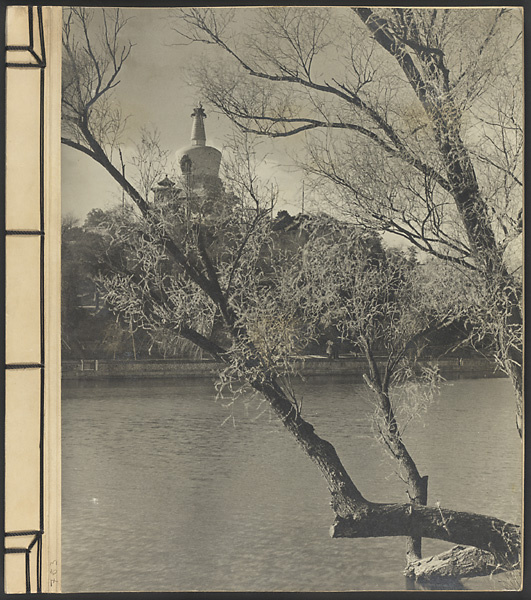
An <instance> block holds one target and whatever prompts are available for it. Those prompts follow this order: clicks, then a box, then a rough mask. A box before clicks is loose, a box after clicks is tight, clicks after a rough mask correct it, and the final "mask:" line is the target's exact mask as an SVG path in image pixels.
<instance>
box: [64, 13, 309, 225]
mask: <svg viewBox="0 0 531 600" xmlns="http://www.w3.org/2000/svg"><path fill="white" fill-rule="evenodd" d="M170 13H171V11H170V10H167V9H124V16H126V17H131V19H130V21H129V22H128V24H127V28H126V29H127V35H128V37H129V39H130V40H131V41H132V42H133V43H134V44H135V46H134V48H133V49H132V52H131V55H130V56H129V58H128V59H127V61H126V63H125V65H124V67H123V70H122V74H121V77H120V84H119V85H118V86H117V87H116V88H115V99H116V101H117V102H118V103H119V104H120V106H121V108H122V111H123V114H124V115H128V120H127V127H126V131H125V132H124V135H123V144H124V145H125V149H126V153H127V149H128V148H129V149H131V148H132V147H133V145H134V141H135V140H138V139H139V132H140V129H141V127H143V126H148V127H156V128H157V129H158V130H159V131H160V133H161V143H162V146H163V147H164V148H166V149H167V150H169V151H170V153H171V155H172V156H173V155H174V154H175V152H176V151H177V150H179V149H180V148H182V147H184V146H186V145H188V144H189V140H190V133H191V128H192V119H191V117H190V115H191V113H192V110H193V108H194V107H195V106H196V105H197V103H198V102H199V101H201V100H202V98H200V97H199V96H198V95H197V93H196V91H195V90H194V88H193V87H192V86H190V85H189V84H188V83H187V81H186V77H185V73H184V69H185V68H186V67H187V66H189V65H190V64H193V61H194V58H197V57H198V55H199V54H200V53H201V52H202V51H203V48H202V46H201V45H200V44H192V45H176V44H175V42H176V41H177V39H178V36H177V34H176V33H175V32H174V31H172V29H171V28H170V26H169V21H168V17H169V15H170ZM204 104H205V110H206V112H207V119H206V121H205V128H206V134H207V144H208V145H210V146H214V147H216V148H218V149H219V150H221V151H222V152H223V147H224V144H225V140H226V139H227V136H228V135H230V132H231V130H233V126H232V124H231V123H230V122H229V120H228V119H227V118H226V117H224V116H223V115H220V114H216V113H215V112H213V110H212V109H211V108H210V107H209V106H208V105H207V104H206V103H204ZM296 143H297V142H295V144H296ZM293 145H294V142H290V146H291V147H293ZM283 146H286V144H284V145H283V144H282V142H281V141H278V140H275V142H272V141H271V142H269V141H266V142H265V143H264V144H263V145H262V146H261V147H262V148H263V151H264V152H266V153H267V158H266V161H265V163H264V168H263V170H262V173H263V175H264V177H266V178H274V179H275V180H276V182H277V184H278V187H279V192H280V197H279V201H278V203H277V209H287V210H289V211H290V212H291V213H296V212H299V211H300V208H301V193H302V176H301V174H300V173H297V172H295V171H294V169H293V168H289V167H288V166H287V165H288V163H289V160H290V159H289V158H288V156H287V155H286V153H285V149H284V147H283ZM119 202H121V191H120V189H119V188H118V186H117V184H116V183H115V182H114V180H113V179H112V178H111V177H110V176H109V175H108V174H107V173H106V172H105V170H104V169H103V168H102V167H101V166H99V165H98V164H96V163H95V162H94V161H92V160H91V159H90V158H89V157H87V156H85V155H83V154H82V153H81V152H79V151H77V150H74V149H72V148H68V147H66V146H63V148H62V203H63V205H62V211H63V214H64V215H71V216H74V217H76V218H77V219H79V220H80V221H81V222H82V221H83V220H84V218H85V215H86V214H87V212H88V211H90V210H91V209H93V208H103V209H105V208H110V207H112V206H113V205H116V204H117V203H119Z"/></svg>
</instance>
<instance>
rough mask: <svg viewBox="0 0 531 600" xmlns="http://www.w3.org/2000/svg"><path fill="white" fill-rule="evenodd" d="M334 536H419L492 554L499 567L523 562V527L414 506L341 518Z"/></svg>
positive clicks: (371, 507)
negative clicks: (521, 533)
mask: <svg viewBox="0 0 531 600" xmlns="http://www.w3.org/2000/svg"><path fill="white" fill-rule="evenodd" d="M330 534H331V536H332V537H354V538H358V537H380V536H402V535H408V536H411V537H413V536H420V537H429V538H434V539H440V540H445V541H447V542H451V543H454V544H463V545H467V546H475V547H476V548H480V549H481V550H486V551H487V552H491V553H492V554H493V556H494V559H495V560H496V561H497V563H498V564H500V565H504V566H506V567H507V568H510V569H514V568H515V566H516V565H518V564H519V561H520V549H521V540H520V527H519V526H518V525H515V524H513V523H507V522H505V521H502V520H500V519H496V518H493V517H487V516H485V515H478V514H475V513H467V512H457V511H454V510H448V509H444V508H440V507H438V506H437V507H427V506H417V505H413V504H375V503H372V502H367V501H365V505H364V506H363V510H362V511H360V512H359V513H354V514H352V515H351V516H350V517H348V518H345V517H340V516H338V517H337V518H336V520H335V523H334V524H333V525H332V527H331V530H330Z"/></svg>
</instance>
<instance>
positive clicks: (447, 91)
mask: <svg viewBox="0 0 531 600" xmlns="http://www.w3.org/2000/svg"><path fill="white" fill-rule="evenodd" d="M242 18H244V19H245V22H246V28H245V31H243V32H241V31H240V32H239V31H238V27H239V23H240V20H241V19H242ZM175 29H176V31H177V32H178V33H179V36H180V39H181V40H184V42H185V43H186V42H189V43H193V42H199V43H204V44H207V45H213V46H215V48H216V49H217V50H219V49H221V50H223V55H224V57H225V60H222V59H223V57H222V56H221V57H220V54H219V52H218V53H217V54H216V60H213V57H212V56H209V58H208V60H205V61H204V62H203V63H202V64H200V66H199V67H197V68H195V77H194V80H195V82H196V84H197V85H198V86H199V88H200V90H201V93H202V94H203V95H204V96H205V97H206V98H208V100H209V101H210V102H211V103H212V104H214V105H215V106H216V107H217V108H218V109H219V110H220V111H221V112H222V113H223V114H225V115H226V116H227V117H228V118H229V119H231V120H232V121H233V122H234V123H235V124H236V125H237V126H238V127H240V129H242V130H243V131H247V132H253V133H255V134H257V135H263V136H269V137H272V138H282V137H289V136H294V135H300V134H304V135H305V140H306V150H307V153H306V156H305V157H303V158H301V159H300V161H299V162H300V165H301V167H302V168H304V169H305V170H306V171H307V172H308V173H309V174H311V175H313V176H314V177H315V178H316V180H317V181H318V183H319V184H321V185H324V186H326V187H327V188H328V189H327V196H326V197H327V199H330V198H332V199H333V200H332V203H333V204H335V205H336V206H337V207H338V208H340V209H341V210H342V211H343V212H344V214H346V215H348V216H349V217H351V218H354V219H355V220H356V221H357V222H359V223H362V224H365V225H368V226H372V227H377V228H378V229H380V230H383V231H389V232H391V233H394V234H396V235H398V236H401V237H403V238H405V239H407V240H408V241H409V242H410V243H412V244H413V245H414V246H416V247H417V248H419V249H421V250H423V251H426V252H428V253H430V254H432V255H434V256H437V257H439V258H444V259H445V260H447V261H449V262H451V263H453V264H456V265H459V266H461V267H463V268H466V269H469V270H475V271H478V272H479V273H481V274H482V276H483V279H484V282H485V287H486V291H487V295H488V297H489V301H488V304H489V306H491V307H495V310H492V311H491V315H490V316H491V318H492V319H493V320H494V322H495V323H496V324H497V325H496V328H497V330H498V339H497V347H498V352H499V356H500V359H501V362H502V363H503V368H504V369H505V371H506V372H507V373H508V374H509V375H510V376H511V378H512V382H513V385H514V389H515V393H516V399H517V402H516V422H517V428H518V431H519V433H520V435H521V431H522V309H521V286H520V284H519V281H518V280H517V279H515V278H514V276H513V273H512V272H511V269H510V268H509V267H508V260H510V258H511V254H512V255H514V252H515V245H514V242H515V240H518V238H519V236H520V235H521V227H522V155H521V152H522V140H523V131H522V102H521V101H522V83H521V76H520V75H521V70H522V69H521V38H522V20H521V13H520V12H519V11H518V10H517V9H516V10H512V9H504V8H501V9H496V8H492V9H484V10H474V9H472V10H452V9H430V10H428V9H400V8H397V9H392V8H389V9H374V10H373V9H370V8H357V7H354V8H346V7H345V8H311V9H310V8H307V7H268V8H263V9H260V10H255V9H249V10H248V11H247V12H246V13H243V12H242V10H241V9H238V10H237V11H235V10H234V9H222V10H215V9H208V8H192V9H182V10H180V11H178V13H177V14H176V19H175ZM240 29H241V28H240ZM516 252H518V247H517V246H516Z"/></svg>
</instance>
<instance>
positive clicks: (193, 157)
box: [175, 103, 221, 185]
mask: <svg viewBox="0 0 531 600" xmlns="http://www.w3.org/2000/svg"><path fill="white" fill-rule="evenodd" d="M191 116H192V118H193V123H192V135H191V140H192V143H191V144H190V145H189V146H186V147H185V148H181V149H180V150H177V152H176V153H175V156H176V158H177V162H178V163H179V165H180V167H181V171H182V174H183V175H184V176H187V177H191V178H192V180H193V183H194V184H195V185H197V184H199V183H212V181H213V179H215V180H218V179H219V166H220V163H221V152H220V151H219V150H218V149H217V148H214V147H213V146H207V145H206V134H205V123H204V120H205V119H206V114H205V111H204V109H203V106H202V104H201V103H199V106H198V107H197V108H194V112H193V113H192V115H191Z"/></svg>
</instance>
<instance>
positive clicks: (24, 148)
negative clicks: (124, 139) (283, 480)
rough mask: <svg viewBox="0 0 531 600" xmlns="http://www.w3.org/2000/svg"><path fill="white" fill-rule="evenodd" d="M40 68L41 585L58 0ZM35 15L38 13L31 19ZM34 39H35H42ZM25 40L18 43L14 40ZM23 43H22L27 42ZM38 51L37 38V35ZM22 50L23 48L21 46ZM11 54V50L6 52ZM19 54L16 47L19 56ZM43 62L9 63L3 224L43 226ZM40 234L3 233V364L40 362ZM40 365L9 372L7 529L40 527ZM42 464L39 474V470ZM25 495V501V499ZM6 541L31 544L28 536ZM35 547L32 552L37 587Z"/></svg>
mask: <svg viewBox="0 0 531 600" xmlns="http://www.w3.org/2000/svg"><path fill="white" fill-rule="evenodd" d="M27 10H28V7H27V6H8V7H7V14H6V28H7V32H6V34H7V35H6V37H7V43H8V44H17V40H24V36H26V39H27V33H26V32H25V31H24V29H23V28H24V27H26V28H27V19H25V18H24V14H23V13H24V12H27ZM42 13H43V26H44V38H45V51H46V67H45V71H44V73H45V75H44V78H45V79H44V81H45V84H44V190H43V191H44V233H45V235H44V356H45V362H44V365H45V368H44V534H43V538H42V540H43V546H42V549H43V555H42V591H43V592H59V591H60V589H61V588H60V575H61V564H60V562H61V561H60V559H61V547H60V539H61V538H60V523H61V513H60V507H61V494H60V490H61V454H60V450H61V420H60V419H61V377H60V370H61V363H60V352H61V347H60V333H61V306H60V300H61V257H60V250H61V246H60V231H61V195H60V185H61V163H60V149H61V146H60V144H61V138H60V132H61V127H60V124H61V26H62V9H61V7H50V6H44V7H42ZM35 22H36V19H35ZM37 42H38V40H37ZM18 43H21V42H18ZM22 43H24V42H23V41H22ZM36 49H37V50H39V46H38V43H37V48H36ZM18 54H19V55H22V53H18ZM10 58H11V57H8V60H10ZM17 58H18V59H20V56H19V57H17ZM39 77H40V69H38V68H36V69H33V68H31V69H27V68H26V69H13V68H8V69H7V71H6V112H7V114H6V207H5V211H6V229H8V230H10V229H11V230H38V229H40V214H39V209H40V203H39V189H40V185H39V183H40V182H39V162H38V157H39V141H40V140H39V135H38V134H37V135H35V132H37V133H38V131H39V112H40V111H39V107H40V97H39V96H40V94H39V90H40V88H39V85H38V83H36V82H39ZM39 250H40V237H39V236H14V235H10V236H7V238H6V363H26V362H31V363H39V362H40V335H39V334H40V293H39V291H40V251H39ZM39 415H40V371H39V370H37V369H23V370H10V371H6V423H5V443H6V447H5V464H6V480H5V482H4V484H5V491H6V494H5V518H6V524H5V527H6V531H10V530H12V529H20V528H22V529H38V527H39V519H38V517H39V514H38V507H39V491H40V490H39V488H40V486H39V477H38V473H39V469H38V466H39V463H38V460H39V458H37V464H36V456H37V457H39V452H38V445H39V429H40V423H39ZM36 473H37V475H36ZM21 498H23V500H21ZM14 540H15V538H9V544H8V545H10V546H14V545H18V546H23V545H25V540H23V539H21V540H20V543H16V542H15V543H14ZM4 567H5V571H4V591H5V592H7V593H24V592H25V591H26V583H25V568H24V555H20V554H8V555H6V556H5V560H4ZM36 567H37V562H36V547H34V548H33V549H32V552H31V580H32V589H31V591H32V592H35V591H36V581H37V578H36Z"/></svg>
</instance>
